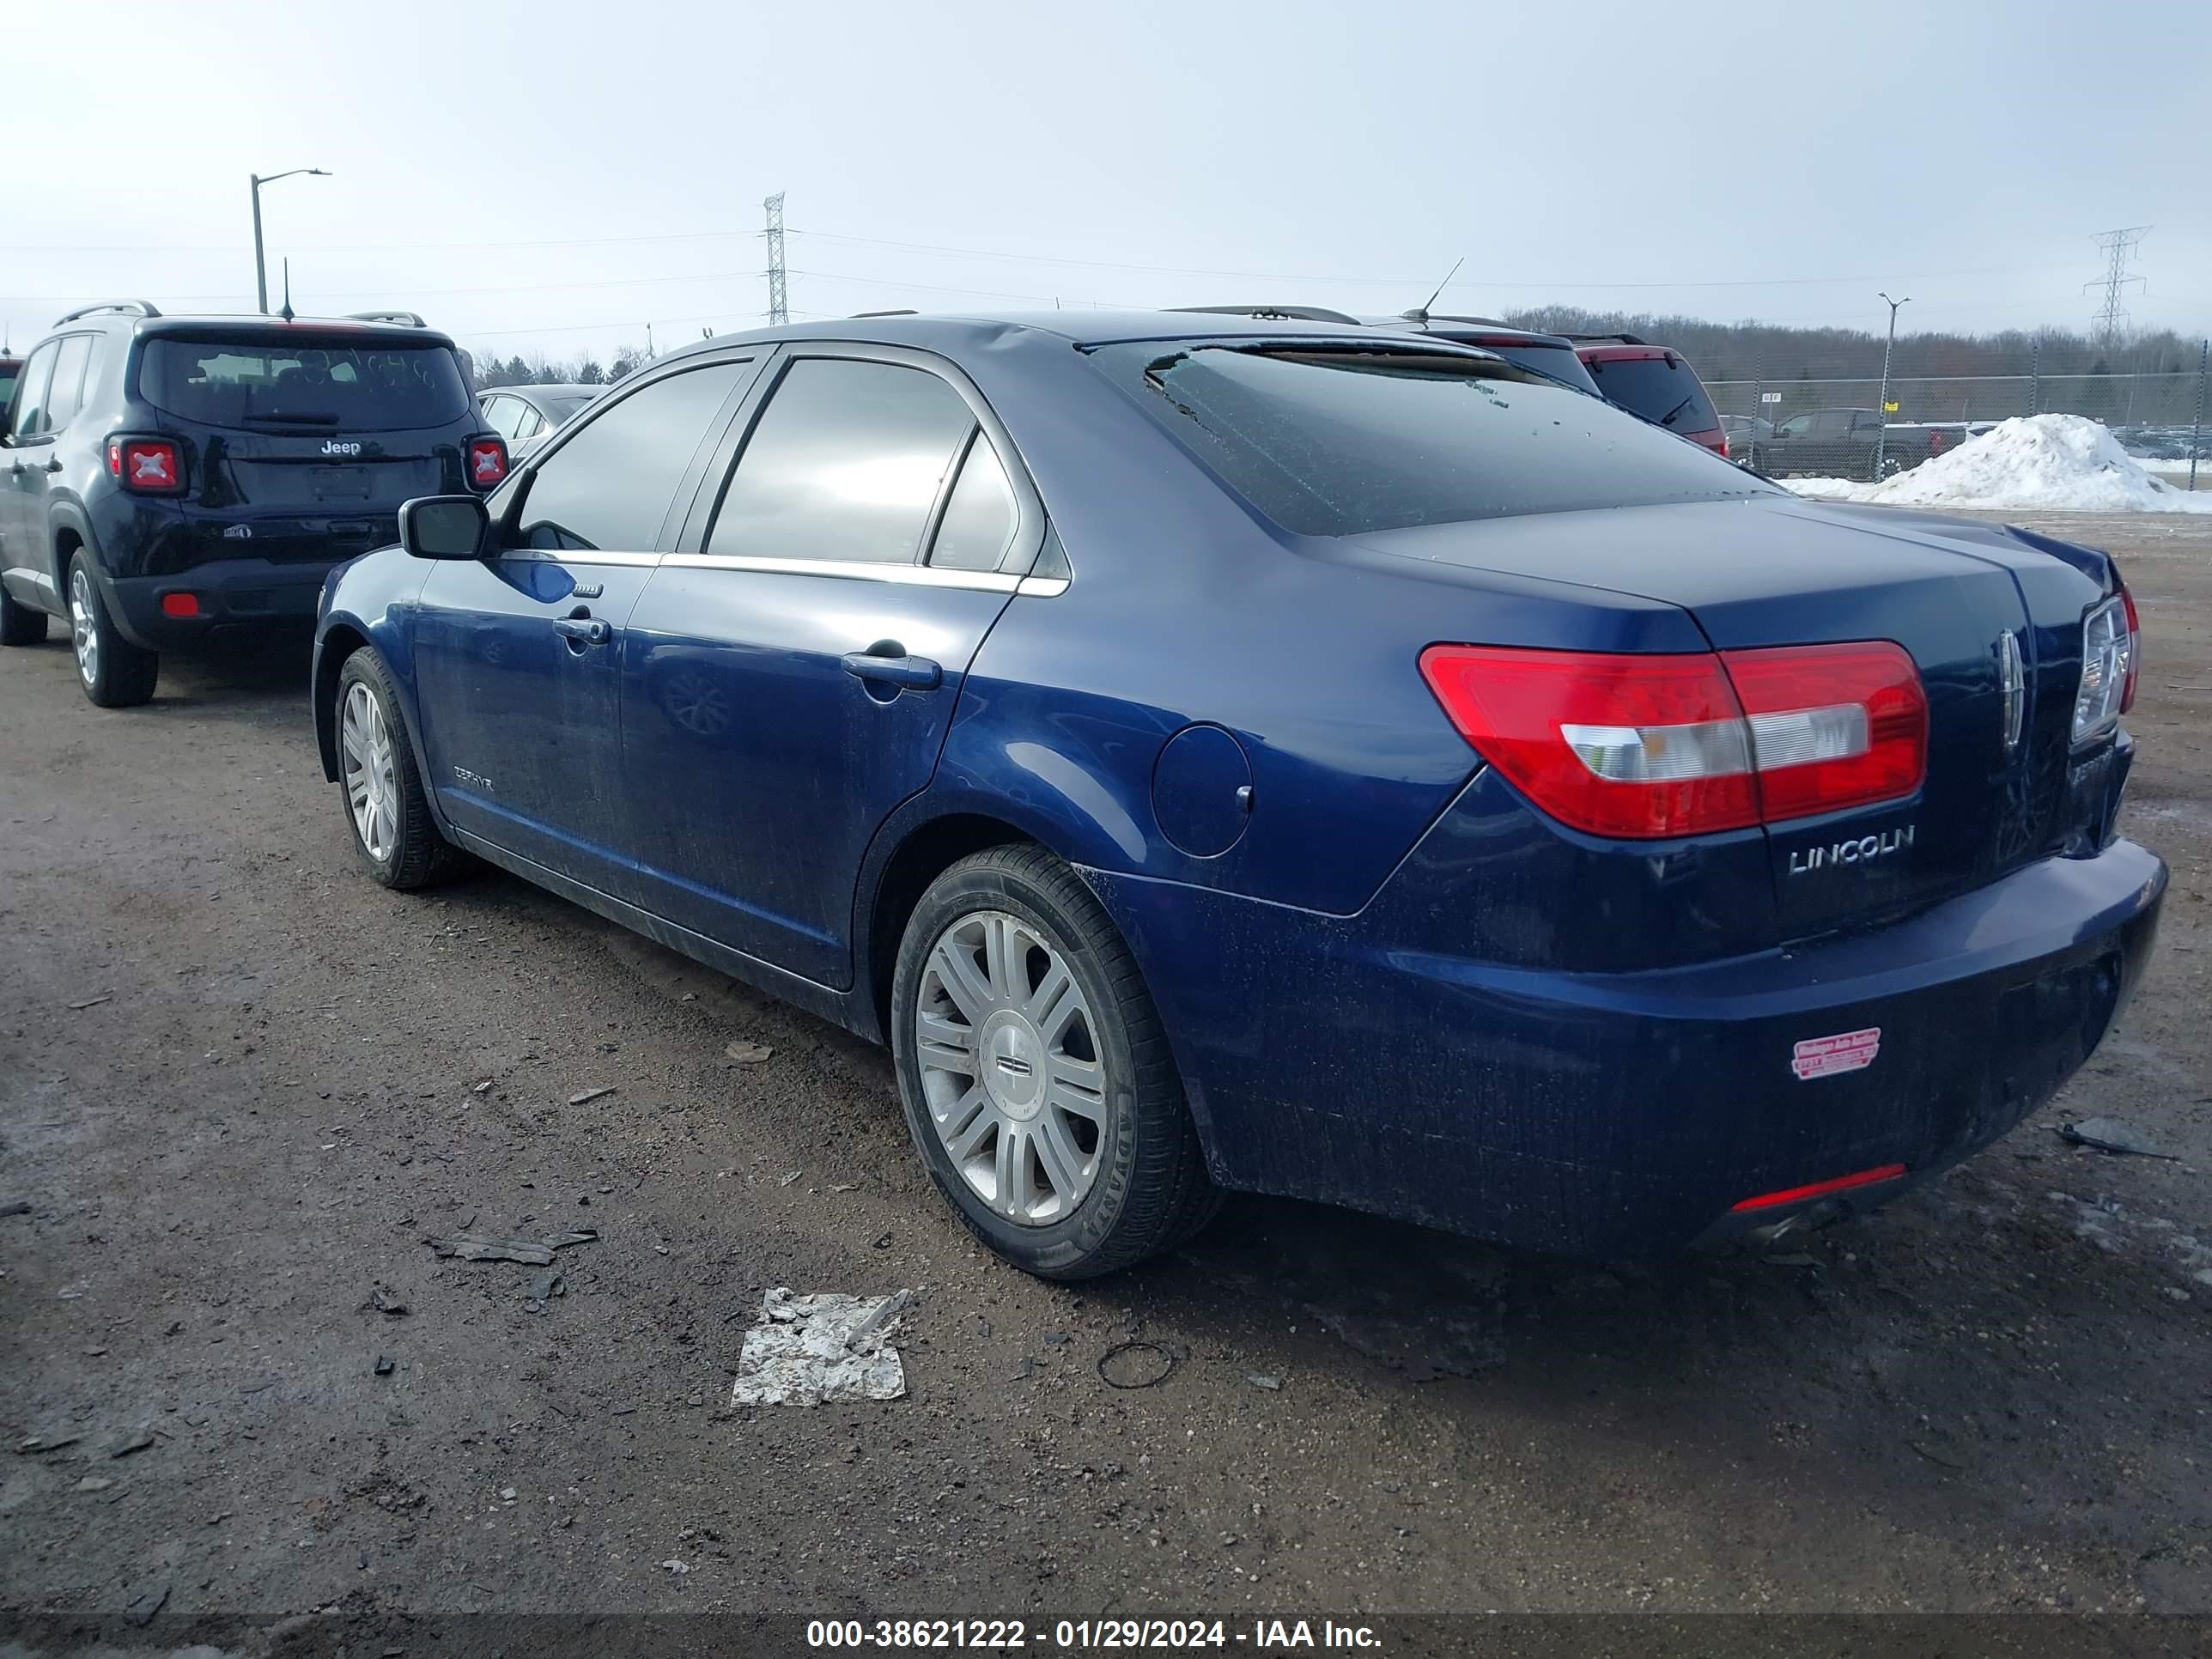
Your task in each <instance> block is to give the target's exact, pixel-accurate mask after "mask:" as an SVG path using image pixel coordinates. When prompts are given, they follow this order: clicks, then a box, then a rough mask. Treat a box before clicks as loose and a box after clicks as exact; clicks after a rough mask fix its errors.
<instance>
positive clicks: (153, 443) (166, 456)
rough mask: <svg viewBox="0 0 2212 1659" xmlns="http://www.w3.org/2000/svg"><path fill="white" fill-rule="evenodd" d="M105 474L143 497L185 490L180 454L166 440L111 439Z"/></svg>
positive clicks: (182, 460)
mask: <svg viewBox="0 0 2212 1659" xmlns="http://www.w3.org/2000/svg"><path fill="white" fill-rule="evenodd" d="M107 471H108V474H109V476H110V477H114V478H116V479H118V480H119V481H120V482H121V483H122V485H123V487H124V488H125V489H128V490H132V491H135V492H136V493H137V494H139V495H175V494H176V493H177V492H178V491H179V490H180V489H183V488H184V487H185V458H184V455H183V453H182V452H181V451H179V449H178V447H177V446H176V445H174V444H173V443H171V442H170V441H168V440H167V438H110V439H109V440H108V441H107Z"/></svg>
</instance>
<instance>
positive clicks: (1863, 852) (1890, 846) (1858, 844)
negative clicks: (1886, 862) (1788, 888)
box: [1790, 823, 1917, 876]
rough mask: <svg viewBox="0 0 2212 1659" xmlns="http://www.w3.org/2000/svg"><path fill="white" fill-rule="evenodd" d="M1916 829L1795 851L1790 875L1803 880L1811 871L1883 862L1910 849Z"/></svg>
mask: <svg viewBox="0 0 2212 1659" xmlns="http://www.w3.org/2000/svg"><path fill="white" fill-rule="evenodd" d="M1916 828H1917V825H1914V824H1910V823H1906V824H1900V825H1899V826H1898V827H1897V828H1896V829H1885V830H1883V831H1881V834H1879V835H1874V836H1855V837H1853V838H1852V839H1850V840H1849V841H1832V842H1829V843H1828V844H1827V845H1826V847H1801V848H1797V849H1796V851H1795V852H1793V853H1791V854H1790V874H1791V875H1793V876H1802V875H1804V874H1806V873H1807V872H1810V871H1814V870H1825V869H1826V868H1827V867H1828V866H1830V865H1832V864H1870V863H1872V862H1873V861H1874V860H1876V859H1886V858H1887V857H1889V856H1890V855H1891V854H1893V853H1901V852H1903V851H1904V850H1905V848H1908V847H1910V846H1911V845H1912V832H1913V830H1914V829H1916Z"/></svg>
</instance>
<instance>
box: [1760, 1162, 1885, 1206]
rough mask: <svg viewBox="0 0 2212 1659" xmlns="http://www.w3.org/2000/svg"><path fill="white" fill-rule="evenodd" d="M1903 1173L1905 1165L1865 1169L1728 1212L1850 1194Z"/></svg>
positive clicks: (1786, 1190) (1768, 1195) (1763, 1196)
mask: <svg viewBox="0 0 2212 1659" xmlns="http://www.w3.org/2000/svg"><path fill="white" fill-rule="evenodd" d="M1904 1173H1905V1166H1904V1165H1903V1164H1883V1165H1882V1166H1881V1168H1880V1169H1878V1170H1860V1171H1859V1172H1858V1173H1857V1175H1847V1176H1837V1177H1836V1178H1835V1179H1834V1180H1833V1181H1816V1182H1813V1184H1812V1185H1810V1186H1809V1187H1785V1188H1783V1189H1782V1190H1781V1191H1780V1192H1778V1193H1761V1194H1759V1196H1758V1197H1757V1198H1747V1199H1746V1200H1744V1201H1743V1202H1742V1203H1741V1204H1731V1205H1729V1213H1730V1214H1732V1215H1741V1213H1742V1212H1744V1211H1746V1210H1773V1209H1779V1208H1780V1207H1781V1206H1783V1205H1784V1204H1802V1203H1804V1202H1805V1201H1806V1200H1808V1199H1814V1198H1826V1196H1827V1195H1828V1194H1831V1193H1847V1192H1849V1191H1850V1189H1851V1188H1854V1187H1871V1186H1874V1185H1875V1183H1877V1182H1884V1181H1894V1180H1896V1179H1897V1178H1898V1176H1901V1175H1903V1174H1904Z"/></svg>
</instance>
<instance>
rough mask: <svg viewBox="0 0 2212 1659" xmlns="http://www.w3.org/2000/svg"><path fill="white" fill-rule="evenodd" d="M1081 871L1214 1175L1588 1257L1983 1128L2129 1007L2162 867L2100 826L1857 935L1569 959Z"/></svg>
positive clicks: (2091, 1044) (1854, 1196)
mask: <svg viewBox="0 0 2212 1659" xmlns="http://www.w3.org/2000/svg"><path fill="white" fill-rule="evenodd" d="M1086 874H1087V876H1088V877H1089V878H1090V879H1091V883H1092V884H1093V886H1094V888H1095V889H1096V890H1097V891H1098V892H1099V894H1100V896H1102V898H1103V901H1104V902H1105V903H1106V904H1107V906H1108V908H1109V910H1110V911H1111V912H1112V913H1113V915H1114V916H1115V920H1116V921H1117V922H1118V923H1119V924H1120V925H1121V927H1122V929H1123V930H1124V932H1125V933H1126V934H1127V937H1128V938H1129V939H1130V940H1131V941H1132V943H1133V948H1134V949H1135V950H1136V951H1137V954H1138V957H1139V961H1140V962H1141V963H1142V964H1143V966H1144V968H1145V970H1146V978H1147V981H1148V982H1149V984H1150V985H1151V987H1152V991H1153V994H1154V996H1155V998H1156V999H1157V1000H1158V1003H1159V1005H1160V1007H1161V1011H1162V1012H1163V1014H1164V1017H1165V1018H1166V1021H1167V1025H1168V1030H1169V1031H1170V1035H1171V1036H1172V1038H1173V1040H1174V1041H1175V1043H1176V1057H1177V1060H1178V1063H1179V1064H1180V1065H1181V1066H1182V1070H1183V1073H1184V1078H1185V1081H1186V1084H1187V1085H1188V1087H1189V1091H1190V1094H1191V1098H1192V1103H1193V1109H1194V1112H1195V1113H1196V1114H1197V1115H1198V1116H1199V1119H1200V1131H1201V1133H1202V1134H1203V1135H1204V1137H1205V1139H1206V1143H1207V1147H1208V1152H1209V1156H1210V1158H1211V1159H1212V1163H1213V1166H1214V1170H1215V1174H1216V1176H1217V1178H1218V1179H1220V1180H1221V1181H1223V1182H1225V1184H1227V1185H1230V1186H1233V1187H1238V1188H1249V1189H1253V1190H1258V1191H1264V1192H1273V1193H1281V1194H1289V1195H1292V1196H1297V1197H1304V1198H1313V1199H1319V1200H1327V1201H1329V1202H1333V1203H1340V1204H1345V1205H1349V1206H1353V1207H1356V1208H1360V1209H1365V1210H1370V1211H1373V1212H1378V1213H1382V1214H1386V1215H1392V1216H1397V1217H1401V1218H1406V1219H1408V1220H1413V1221H1419V1222H1424V1223H1426V1224H1429V1225H1435V1226H1441V1227H1446V1228H1450V1229H1452V1230H1454V1231H1461V1232H1466V1233H1471V1234H1475V1235H1478V1236H1481V1237H1491V1238H1496V1239H1498V1240H1501V1241H1503V1242H1505V1243H1512V1244H1516V1245H1521V1246H1525V1247H1528V1248H1533V1249H1546V1250H1556V1251H1561V1252H1564V1253H1567V1254H1571V1255H1585V1256H1595V1257H1620V1256H1632V1255H1647V1254H1653V1253H1661V1252H1666V1251H1670V1250H1674V1249H1679V1248H1681V1247H1682V1246H1685V1245H1687V1244H1690V1243H1694V1242H1696V1241H1698V1240H1699V1239H1701V1238H1704V1237H1709V1236H1711V1235H1714V1234H1717V1233H1723V1234H1724V1233H1727V1232H1729V1231H1743V1230H1748V1229H1750V1228H1753V1227H1759V1226H1772V1225H1775V1224H1777V1223H1779V1222H1783V1221H1784V1220H1787V1219H1788V1218H1790V1216H1791V1215H1793V1214H1796V1213H1800V1212H1811V1211H1812V1210H1813V1209H1814V1207H1815V1206H1820V1207H1822V1208H1823V1209H1824V1210H1825V1209H1829V1208H1850V1207H1856V1206H1866V1205H1869V1204H1872V1203H1878V1202H1881V1201H1883V1200H1887V1198H1889V1197H1892V1196H1894V1195H1895V1194H1897V1193H1898V1192H1899V1191H1902V1190H1904V1189H1905V1188H1907V1187H1909V1186H1911V1185H1912V1184H1915V1183H1916V1182H1918V1181H1920V1180H1923V1179H1924V1178H1926V1177H1927V1176H1929V1175H1931V1174H1933V1173H1935V1172H1936V1171H1938V1170H1942V1169H1943V1168H1945V1167H1947V1166H1948V1165H1949V1164H1953V1163H1955V1162H1957V1161H1958V1160H1959V1159H1960V1158H1965V1157H1966V1156H1968V1155H1970V1154H1971V1153H1972V1152H1977V1151H1978V1150H1979V1149H1980V1148H1982V1147H1984V1146H1987V1145H1989V1144H1990V1142H1991V1141H1993V1140H1995V1139H1997V1138H1998V1137H1999V1136H2000V1135H2002V1134H2003V1133H2005V1132H2006V1131H2007V1130H2008V1129H2010V1128H2011V1127H2013V1126H2014V1125H2015V1124H2016V1123H2018V1122H2019V1121H2021V1118H2022V1117H2024V1116H2026V1115H2027V1114H2028V1113H2029V1112H2031V1111H2033V1110H2034V1109H2036V1108H2037V1107H2039V1105H2041V1104H2042V1103H2044V1102H2045V1101H2046V1100H2048V1099H2049V1098H2050V1097H2051V1094H2052V1093H2053V1092H2055V1091H2057V1088H2058V1087H2059V1086H2060V1085H2062V1084H2063V1083H2064V1082H2065V1081H2066V1079H2068V1078H2069V1077H2070V1076H2072V1075H2073V1073H2075V1071H2076V1070H2077V1069H2078V1068H2079V1067H2080V1066H2081V1063H2082V1062H2083V1061H2084V1060H2086V1059H2087V1057H2088V1055H2089V1054H2090V1052H2091V1051H2092V1050H2093V1048H2095V1047H2096V1045H2097V1043H2098V1042H2100V1040H2101V1039H2102V1037H2103V1036H2104V1034H2105V1032H2106V1029H2107V1027H2108V1026H2109V1025H2110V1024H2111V1023H2112V1020H2113V1018H2115V1017H2116V1016H2117V1015H2118V1012H2119V1011H2120V1010H2121V1008H2122V1007H2123V1006H2124V1005H2125V1003H2126V1000H2127V998H2128V996H2129V995H2130V993H2131V992H2132V991H2133V989H2134V987H2135V986H2136V982H2137V981H2139V979H2140V977H2141V975H2142V968H2143V964H2144V962H2145V960H2146V958H2147V957H2148V954H2149V951H2150V947H2151V943H2152V939H2153V936H2154V931H2155V928H2156V924H2157V916H2158V910H2159V906H2160V901H2161V899H2162V898H2163V896H2164V894H2165V890H2166V867H2165V866H2164V865H2163V864H2161V863H2160V861H2159V860H2158V859H2157V858H2156V857H2155V856H2154V855H2153V854H2150V853H2148V851H2146V850H2145V849H2143V848H2141V847H2138V846H2136V845H2135V844H2134V843H2133V842H2125V841H2121V842H2114V843H2112V845H2111V846H2109V847H2107V848H2106V849H2105V850H2104V851H2102V852H2101V853H2100V854H2098V855H2097V856H2095V857H2093V858H2086V859H2048V860H2044V861H2042V862H2040V863H2038V864H2035V865H2033V866H2028V867H2027V868H2025V869H2022V870H2020V871H2017V872H2014V873H2013V874H2011V875H2009V876H2008V877H2005V878H2002V879H2001V880H1999V881H1997V882H1995V883H1993V884H1990V885H1989V886H1987V887H1984V888H1983V889H1981V890H1978V891H1977V892H1974V893H1971V894H1967V895H1964V896H1960V897H1958V898H1955V899H1953V900H1950V901H1948V902H1945V903H1942V904H1940V905H1937V906H1936V907H1934V908H1930V909H1928V910H1926V911H1923V912H1922V913H1921V914H1919V915H1916V916H1913V917H1911V918H1910V919H1908V920H1906V921H1900V922H1897V923H1893V924H1892V925H1889V926H1886V927H1878V928H1874V929H1870V930H1868V931H1864V932H1861V933H1851V934H1846V935H1839V936H1838V937H1835V938H1832V939H1823V940H1820V941H1817V942H1814V943H1813V944H1809V945H1799V946H1794V947H1790V948H1788V949H1782V950H1774V951H1760V952H1758V953H1755V954H1753V955H1749V956H1742V957H1731V958H1729V959H1725V960H1721V961H1714V962H1708V963H1700V964H1698V965H1695V966H1692V967H1687V968H1678V969H1664V970H1656V971H1645V972H1631V973H1619V974H1564V973H1552V972H1546V971H1542V970H1539V969H1528V968H1525V967H1511V966H1501V965H1498V964H1496V963H1485V962H1474V961H1468V960H1465V959H1462V958H1455V957H1445V956H1440V955H1437V954H1433V953H1431V952H1425V951H1406V950H1402V949H1396V948H1393V947H1392V946H1391V945H1389V943H1388V941H1386V940H1383V939H1376V938H1374V937H1370V935H1369V933H1368V932H1367V929H1366V927H1364V925H1363V919H1362V918H1361V917H1358V916H1354V917H1348V918H1339V917H1328V916H1322V915H1315V914H1313V913H1310V912H1305V911H1297V910H1291V909H1288V908H1285V907H1281V906H1274V905H1264V904H1258V903H1255V902H1250V901H1248V900H1243V899H1238V898H1234V897H1230V896H1223V895H1221V894H1218V893H1212V892H1207V891H1204V890H1199V889H1194V888H1190V887H1184V886H1178V885H1174V884H1166V883H1160V882H1153V881H1146V880H1141V879H1137V878H1129V877H1123V876H1114V875H1108V874H1105V873H1103V872H1086ZM1371 908H1373V907H1370V909H1371ZM1893 1164H1903V1165H1904V1166H1905V1173H1904V1174H1903V1175H1902V1176H1895V1177H1888V1178H1883V1179H1880V1180H1874V1181H1869V1182H1866V1183H1865V1184H1863V1185H1861V1186H1857V1187H1852V1188H1844V1189H1841V1190H1838V1191H1836V1192H1833V1193H1827V1194H1814V1195H1810V1196H1808V1197H1806V1198H1803V1199H1802V1200H1794V1201H1776V1202H1771V1203H1767V1204H1764V1205H1759V1206H1757V1207H1754V1208H1749V1209H1747V1208H1741V1207H1739V1206H1744V1205H1745V1204H1746V1203H1747V1201H1750V1200H1759V1199H1762V1198H1770V1197H1771V1195H1773V1194H1778V1193H1784V1192H1787V1191H1790V1190H1791V1189H1796V1188H1805V1187H1810V1186H1816V1185H1818V1184H1820V1183H1825V1182H1831V1181H1833V1180H1835V1179H1837V1178H1838V1177H1844V1176H1855V1175H1861V1174H1863V1173H1866V1172H1869V1171H1876V1170H1885V1169H1887V1167H1888V1166H1890V1165H1893Z"/></svg>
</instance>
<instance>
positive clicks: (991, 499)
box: [929, 429, 1021, 570]
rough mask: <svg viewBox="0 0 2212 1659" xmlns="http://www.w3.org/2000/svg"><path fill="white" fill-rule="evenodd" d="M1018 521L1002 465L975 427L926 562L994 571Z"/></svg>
mask: <svg viewBox="0 0 2212 1659" xmlns="http://www.w3.org/2000/svg"><path fill="white" fill-rule="evenodd" d="M1020 522H1021V509H1020V508H1019V507H1017V506H1016V505H1015V503H1014V487H1013V485H1012V483H1010V482H1008V480H1007V477H1006V465H1005V463H1004V462H1002V461H1000V459H999V452H998V451H997V450H995V449H994V448H993V447H991V440H990V438H989V437H988V436H987V435H985V434H984V433H983V432H982V431H981V430H980V429H979V430H978V431H977V432H976V434H975V441H974V442H973V443H971V444H969V447H968V459H966V460H964V461H963V462H962V463H961V464H960V476H959V477H958V478H957V479H956V480H954V482H953V485H952V494H951V496H950V497H949V498H948V499H947V500H946V501H945V516H944V517H943V518H942V519H940V520H938V524H937V539H936V540H935V541H933V542H932V543H931V544H930V548H929V562H930V563H931V564H932V565H933V566H935V567H936V568H939V569H946V570H996V569H997V568H999V561H1000V559H1002V558H1004V557H1006V545H1007V544H1008V543H1010V542H1012V540H1013V538H1014V529H1015V526H1018V524H1019V523H1020Z"/></svg>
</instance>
